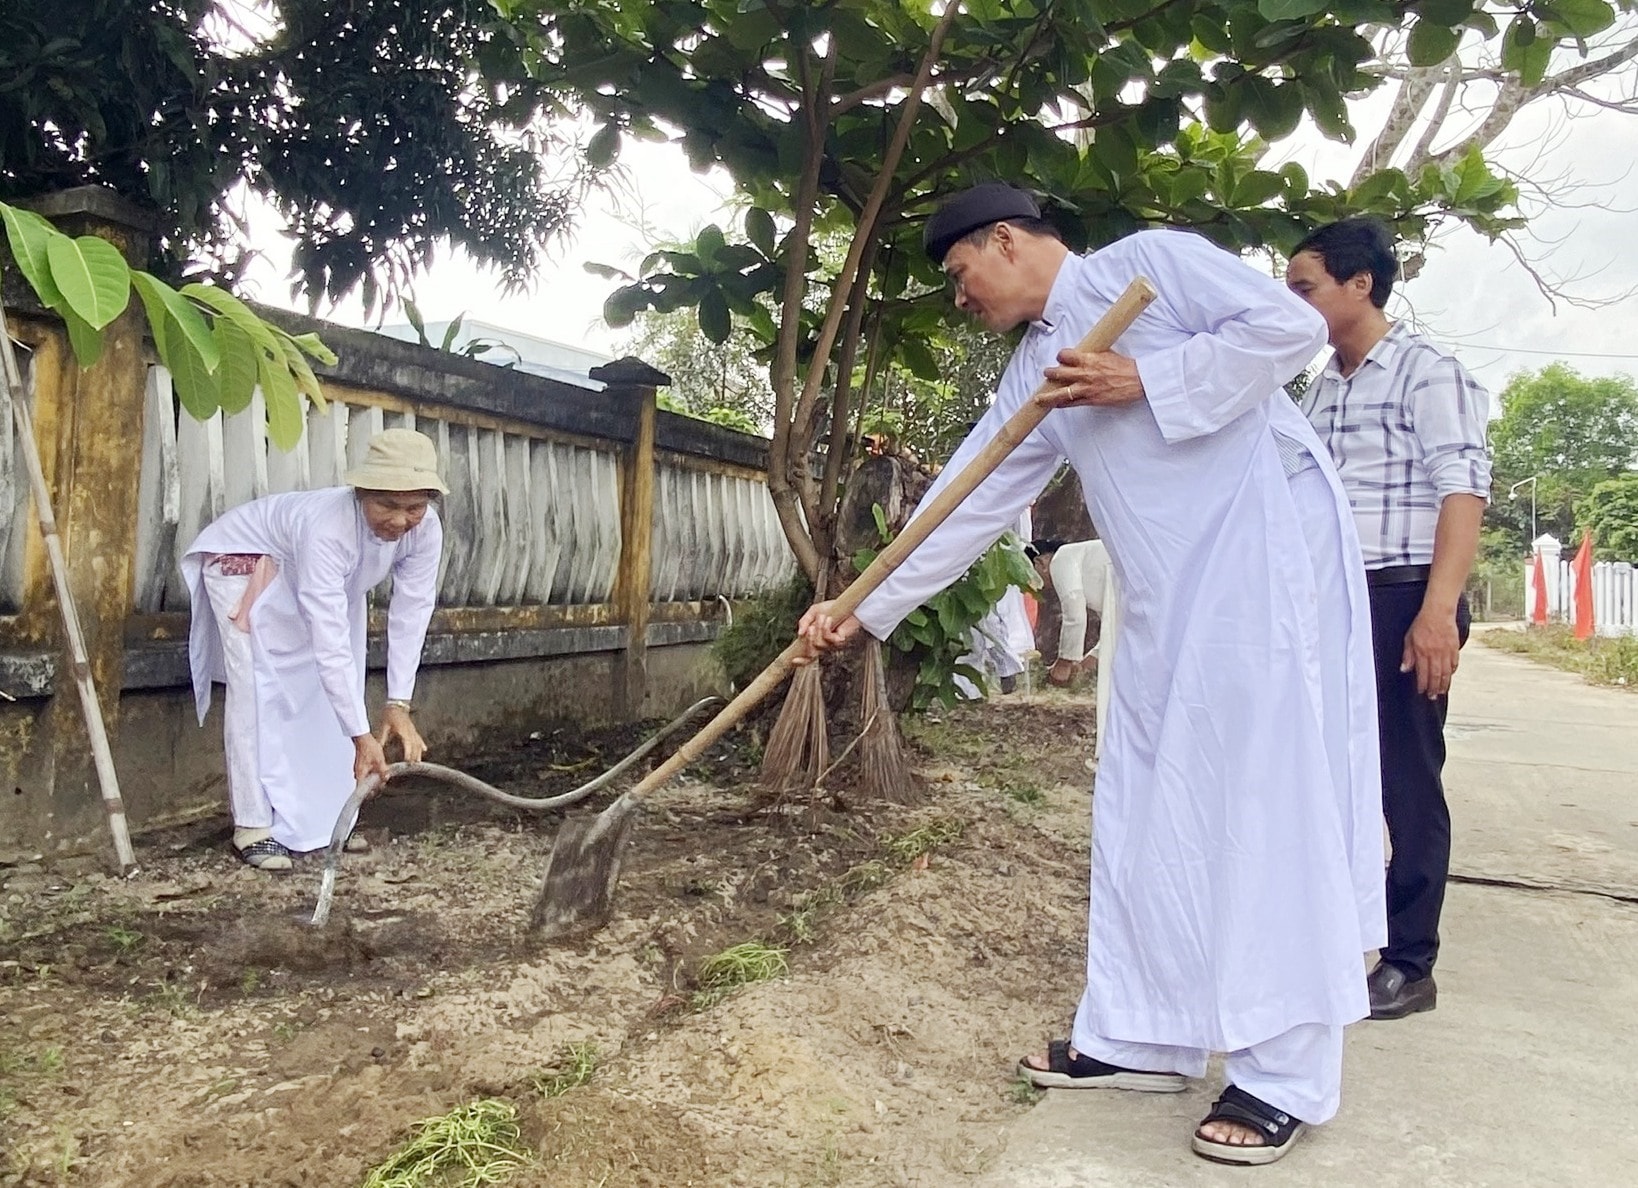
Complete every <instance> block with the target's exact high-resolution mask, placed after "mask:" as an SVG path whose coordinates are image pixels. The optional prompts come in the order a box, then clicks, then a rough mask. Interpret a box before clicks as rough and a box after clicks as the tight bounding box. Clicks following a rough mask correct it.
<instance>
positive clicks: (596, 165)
mask: <svg viewBox="0 0 1638 1188" xmlns="http://www.w3.org/2000/svg"><path fill="white" fill-rule="evenodd" d="M619 155H620V127H619V125H617V124H604V125H603V126H602V127H601V128H599V129H598V130H597V131H596V132H594V133H592V138H591V140H589V141H587V142H586V163H587V164H588V165H590V166H591V167H592V168H593V169H606V168H608V167H609V166H610V165H612V164H614V158H615V157H617V156H619Z"/></svg>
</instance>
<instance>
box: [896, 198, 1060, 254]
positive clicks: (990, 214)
mask: <svg viewBox="0 0 1638 1188" xmlns="http://www.w3.org/2000/svg"><path fill="white" fill-rule="evenodd" d="M1040 217H1041V208H1040V206H1038V205H1037V204H1036V202H1035V199H1034V198H1031V197H1030V196H1029V195H1028V194H1026V193H1025V192H1024V191H1023V190H1020V189H1018V187H1016V186H1009V185H1008V184H1007V183H1006V182H984V183H983V184H982V185H977V186H974V187H972V188H971V189H970V190H963V191H961V193H959V194H956V195H954V196H953V197H951V198H947V199H945V201H944V205H942V206H940V207H939V208H938V212H937V213H936V214H934V215H933V217H932V218H930V219H928V220H927V228H926V230H925V231H924V232H923V233H922V243H923V245H924V246H925V247H926V248H927V254H928V255H929V256H931V257H932V259H933V263H935V264H942V263H944V257H945V254H946V253H948V252H949V250H950V249H951V248H952V247H954V246H955V244H956V241H957V240H959V239H960V238H961V237H962V236H963V235H966V234H968V233H969V232H972V231H976V230H978V229H979V228H980V227H987V226H989V225H990V224H991V223H999V222H1001V221H1002V220H1003V219H1038V218H1040Z"/></svg>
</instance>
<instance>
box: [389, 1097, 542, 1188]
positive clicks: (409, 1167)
mask: <svg viewBox="0 0 1638 1188" xmlns="http://www.w3.org/2000/svg"><path fill="white" fill-rule="evenodd" d="M414 1130H415V1137H414V1138H412V1139H410V1141H409V1142H407V1143H405V1144H404V1146H402V1147H400V1148H399V1149H398V1150H397V1151H395V1152H394V1153H393V1154H392V1155H391V1156H390V1157H389V1158H388V1159H387V1161H386V1162H385V1163H382V1164H380V1165H379V1166H378V1167H376V1168H375V1169H374V1170H372V1171H371V1172H370V1174H369V1178H367V1179H366V1180H365V1181H364V1188H482V1186H483V1185H487V1184H500V1183H504V1182H505V1181H506V1179H507V1178H508V1177H509V1176H511V1174H512V1173H513V1172H515V1171H517V1170H518V1169H519V1168H522V1167H525V1166H527V1165H528V1164H529V1163H530V1162H532V1160H533V1156H532V1155H531V1154H530V1152H529V1151H528V1150H526V1149H525V1148H524V1147H523V1145H522V1143H521V1141H520V1135H521V1132H520V1131H519V1129H518V1111H517V1107H516V1106H514V1105H512V1104H511V1103H510V1102H505V1101H498V1100H495V1099H493V1098H490V1099H485V1100H482V1101H474V1102H472V1103H471V1104H469V1105H464V1106H458V1107H457V1108H455V1109H453V1110H451V1111H450V1112H449V1113H447V1114H443V1115H441V1116H440V1117H437V1118H425V1119H423V1120H422V1121H420V1122H417V1123H415V1126H414Z"/></svg>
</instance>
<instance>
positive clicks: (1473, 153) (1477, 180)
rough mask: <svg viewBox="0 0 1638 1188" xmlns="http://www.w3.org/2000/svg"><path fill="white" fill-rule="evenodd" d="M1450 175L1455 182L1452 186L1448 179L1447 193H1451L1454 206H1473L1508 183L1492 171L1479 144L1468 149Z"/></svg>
mask: <svg viewBox="0 0 1638 1188" xmlns="http://www.w3.org/2000/svg"><path fill="white" fill-rule="evenodd" d="M1450 177H1451V179H1452V180H1454V183H1455V184H1454V187H1452V186H1451V185H1450V182H1449V181H1447V183H1446V193H1448V194H1449V195H1450V201H1451V205H1453V206H1471V205H1472V204H1473V203H1474V202H1475V201H1478V200H1479V199H1481V198H1488V197H1490V196H1492V195H1493V194H1495V193H1496V192H1497V191H1499V190H1500V189H1501V188H1502V187H1503V186H1504V185H1505V184H1506V183H1505V182H1504V181H1502V180H1501V179H1500V178H1498V177H1496V176H1494V175H1493V174H1492V173H1491V172H1490V168H1489V166H1488V165H1486V164H1485V160H1484V154H1483V153H1481V152H1480V151H1479V146H1478V145H1474V146H1473V147H1472V148H1470V149H1468V150H1467V155H1466V156H1465V157H1463V158H1462V161H1461V164H1459V165H1457V166H1456V168H1455V169H1454V170H1452V171H1451V175H1450Z"/></svg>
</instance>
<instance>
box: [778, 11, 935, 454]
mask: <svg viewBox="0 0 1638 1188" xmlns="http://www.w3.org/2000/svg"><path fill="white" fill-rule="evenodd" d="M961 8H962V5H961V0H951V2H950V4H949V5H948V6H947V7H946V8H945V10H944V14H943V16H941V17H940V18H939V22H938V24H937V25H936V26H935V27H934V29H933V34H932V37H931V38H930V39H929V40H928V43H927V52H926V53H925V54H924V55H923V56H922V60H921V65H920V66H919V67H918V68H917V70H916V79H915V82H914V83H913V84H911V88H910V90H909V92H908V93H907V94H906V95H905V99H904V106H903V109H902V110H901V111H900V112H899V122H898V125H897V127H895V128H894V129H893V138H892V140H890V141H889V142H888V145H887V151H886V152H885V153H884V154H883V156H882V165H881V169H880V170H878V171H877V174H876V184H875V185H874V186H873V187H872V188H871V191H870V198H869V199H868V200H867V201H866V202H865V207H864V210H863V212H861V214H860V215H859V223H858V227H857V229H856V230H855V232H854V236H853V242H852V243H851V244H850V245H849V246H848V252H847V259H846V260H845V261H843V263H842V268H841V271H840V272H839V273H838V274H837V277H836V282H835V286H834V287H833V288H832V289H831V294H830V302H829V305H828V308H827V309H826V310H825V320H824V324H823V325H822V326H821V327H820V329H819V337H818V340H817V341H816V342H815V343H814V350H813V358H812V360H811V361H810V362H809V364H808V374H807V382H806V383H805V384H804V385H803V387H802V394H801V396H799V397H798V398H797V402H796V411H795V414H794V415H793V417H792V421H793V423H794V424H796V425H802V424H807V423H808V422H809V420H810V418H811V417H812V416H813V405H814V404H815V403H816V402H817V401H818V399H819V390H820V388H821V386H822V385H823V383H824V378H825V367H826V364H827V363H828V362H829V359H830V352H831V348H832V347H834V346H835V345H836V334H837V331H838V330H839V329H840V328H841V324H842V315H843V313H844V312H845V311H846V308H847V294H848V292H849V291H850V290H851V289H852V287H853V281H854V278H855V277H856V276H857V275H858V271H859V262H860V260H861V259H863V257H864V253H865V250H866V249H867V248H868V247H869V246H870V244H871V242H872V240H874V239H875V238H876V220H877V217H878V216H879V215H880V214H881V209H882V206H883V204H884V203H885V202H886V200H887V195H888V193H889V192H890V191H891V189H892V186H893V174H894V171H895V170H896V169H897V168H898V164H899V161H900V159H901V158H902V157H903V156H904V149H905V146H906V145H907V144H909V142H910V133H911V131H912V130H913V129H914V128H915V124H916V113H917V112H918V111H919V110H920V108H921V100H922V96H923V94H924V93H925V92H926V89H927V80H928V79H929V78H930V77H931V76H932V73H933V67H934V65H935V64H936V63H937V61H938V57H939V54H940V53H941V52H942V50H943V47H944V38H945V36H946V35H947V34H948V33H949V31H950V28H951V27H952V26H953V25H954V24H955V21H956V18H957V17H958V16H960V15H961ZM801 448H802V449H804V450H805V449H806V443H802V444H801Z"/></svg>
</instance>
